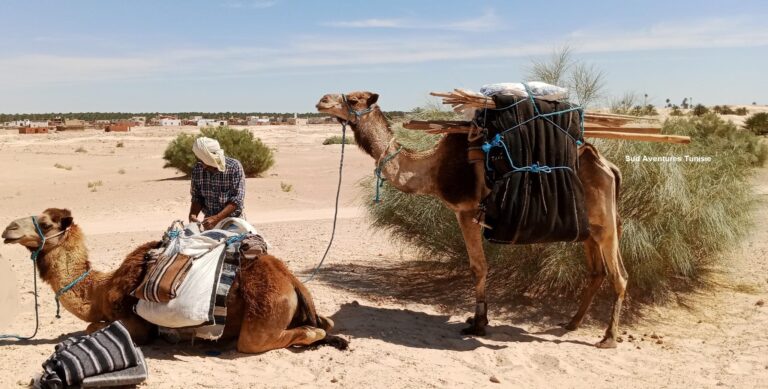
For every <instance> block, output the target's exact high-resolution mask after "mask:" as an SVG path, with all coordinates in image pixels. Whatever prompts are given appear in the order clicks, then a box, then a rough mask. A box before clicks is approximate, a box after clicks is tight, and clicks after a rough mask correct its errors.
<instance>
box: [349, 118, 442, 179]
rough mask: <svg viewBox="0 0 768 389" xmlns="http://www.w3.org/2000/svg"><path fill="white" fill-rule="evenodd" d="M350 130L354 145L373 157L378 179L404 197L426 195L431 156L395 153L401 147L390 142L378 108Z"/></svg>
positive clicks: (429, 154) (394, 142)
mask: <svg viewBox="0 0 768 389" xmlns="http://www.w3.org/2000/svg"><path fill="white" fill-rule="evenodd" d="M352 129H353V131H354V133H355V142H357V144H358V146H359V147H360V148H361V149H363V151H365V152H366V153H368V155H370V156H371V157H373V159H374V160H375V161H376V164H377V167H380V168H381V172H382V176H383V177H384V178H386V179H387V180H388V181H389V182H390V183H391V184H392V185H393V186H394V187H395V188H397V189H399V190H401V191H403V192H406V193H420V194H430V193H431V192H432V191H433V182H432V180H430V178H431V177H432V172H434V167H435V162H436V159H435V158H431V157H430V156H431V155H433V154H434V152H430V151H427V152H423V153H414V152H412V151H408V150H405V149H402V150H401V151H399V152H398V150H400V149H401V147H402V146H401V145H400V144H399V143H398V142H397V141H396V140H395V139H394V137H395V135H394V133H392V130H391V129H390V128H389V123H388V122H387V119H386V118H385V117H384V115H383V114H382V113H381V111H380V110H379V109H378V108H375V109H374V110H373V111H371V112H370V113H368V114H365V115H363V116H361V117H360V120H359V121H358V123H356V124H353V125H352Z"/></svg>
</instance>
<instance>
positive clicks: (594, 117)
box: [403, 89, 691, 144]
mask: <svg viewBox="0 0 768 389" xmlns="http://www.w3.org/2000/svg"><path fill="white" fill-rule="evenodd" d="M430 94H431V95H432V96H437V97H441V98H442V99H443V104H449V105H451V106H453V110H454V111H456V112H465V111H467V110H471V109H485V108H489V109H490V108H496V104H494V102H493V99H492V98H490V97H487V96H485V95H482V94H480V93H477V92H473V91H469V90H466V89H454V90H453V92H432V93H430ZM653 120H654V119H652V118H646V117H638V116H628V115H615V114H606V113H594V112H585V113H584V137H586V138H603V139H623V140H634V141H645V142H662V143H683V144H685V143H690V142H691V138H690V137H687V136H679V135H662V134H661V128H660V127H659V126H658V125H655V124H649V121H653ZM637 122H644V124H641V125H637V124H634V123H637ZM628 124H632V125H631V126H627V125H628ZM403 127H405V128H407V129H411V130H423V131H427V132H429V133H432V134H449V133H465V134H470V133H476V132H477V131H478V129H477V128H476V127H475V125H474V124H473V123H472V122H470V121H461V120H428V121H425V120H411V121H409V122H406V123H404V124H403Z"/></svg>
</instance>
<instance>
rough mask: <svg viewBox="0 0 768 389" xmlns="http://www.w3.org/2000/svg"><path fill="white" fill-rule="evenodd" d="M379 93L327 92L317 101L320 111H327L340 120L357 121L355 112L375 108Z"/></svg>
mask: <svg viewBox="0 0 768 389" xmlns="http://www.w3.org/2000/svg"><path fill="white" fill-rule="evenodd" d="M378 100H379V95H377V94H376V93H372V92H351V93H348V94H346V95H342V94H327V95H325V96H323V98H322V99H320V101H319V102H318V103H317V105H316V106H315V107H317V110H318V112H322V113H327V114H329V115H333V116H335V117H336V118H338V119H339V120H340V121H345V122H350V123H355V122H357V119H358V118H357V117H356V115H355V112H357V113H358V114H360V113H361V112H368V111H369V110H371V109H373V107H374V104H376V101H378Z"/></svg>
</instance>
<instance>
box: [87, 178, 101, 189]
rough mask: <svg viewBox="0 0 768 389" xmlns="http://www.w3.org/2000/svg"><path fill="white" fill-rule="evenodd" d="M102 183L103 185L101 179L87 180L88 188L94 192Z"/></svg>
mask: <svg viewBox="0 0 768 389" xmlns="http://www.w3.org/2000/svg"><path fill="white" fill-rule="evenodd" d="M102 185H104V183H103V182H102V181H101V180H98V181H89V182H88V188H89V189H90V190H91V192H96V191H97V190H98V188H99V187H100V186H102Z"/></svg>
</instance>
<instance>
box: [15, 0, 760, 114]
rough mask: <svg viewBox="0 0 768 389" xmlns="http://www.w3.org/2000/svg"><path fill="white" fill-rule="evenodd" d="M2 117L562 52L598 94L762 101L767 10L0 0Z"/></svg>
mask: <svg viewBox="0 0 768 389" xmlns="http://www.w3.org/2000/svg"><path fill="white" fill-rule="evenodd" d="M0 15H1V16H0V112H2V113H21V112H25V113H32V112H35V113H38V112H82V111H100V112H116V111H121V112H181V111H206V112H213V111H231V112H310V111H313V110H314V105H315V103H316V102H317V101H318V100H319V99H320V97H322V95H323V94H325V93H338V92H349V91H354V90H368V91H373V92H377V93H379V94H380V96H381V97H380V98H379V104H380V106H381V107H382V108H383V109H384V110H410V109H412V108H414V107H417V106H422V105H425V104H428V103H429V102H430V101H431V100H430V98H429V96H428V93H429V92H430V91H444V90H450V89H452V88H457V87H462V88H468V89H473V90H478V89H479V88H480V87H481V86H482V85H483V84H486V83H493V82H517V81H523V80H526V78H527V77H526V76H527V74H528V70H527V69H528V68H529V66H530V63H531V61H532V60H535V59H540V58H543V57H546V56H548V55H550V54H551V53H552V51H553V50H554V49H556V48H558V47H562V46H563V45H568V46H569V47H571V48H572V50H573V52H574V55H575V57H576V58H577V59H578V60H580V61H583V62H585V63H588V64H592V65H594V66H595V67H596V68H598V69H601V70H602V71H604V73H605V75H606V91H605V101H608V100H609V99H610V98H611V96H619V95H621V94H622V93H625V92H635V93H638V94H641V95H642V94H648V95H649V101H650V102H651V103H654V104H657V105H663V104H664V101H665V100H666V99H667V98H669V99H671V100H672V101H673V102H676V103H679V102H680V101H682V99H683V98H684V97H690V98H692V99H693V101H694V102H695V103H696V102H698V103H704V104H709V105H712V104H751V103H752V102H757V103H758V104H768V77H766V69H768V2H766V1H749V0H744V1H734V2H729V1H708V0H699V1H669V0H666V1H656V0H644V1H633V0H626V1H588V0H584V1H581V2H574V1H559V0H549V1H546V2H541V1H530V0H527V1H513V0H507V1H485V0H476V1H454V0H443V1H419V0H407V1H403V0H387V1H362V0H344V1H336V0H324V1H298V0H208V1H203V0H183V1H182V0H151V1H148V0H132V1H116V0H115V1H106V0H92V1H91V0H68V1H60V0H48V1H38V0H0Z"/></svg>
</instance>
